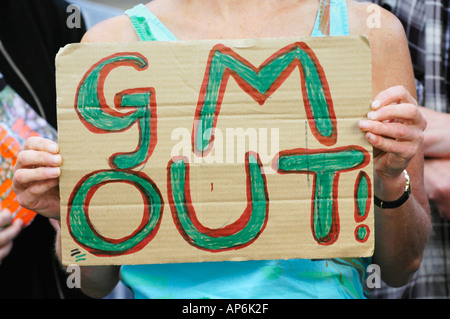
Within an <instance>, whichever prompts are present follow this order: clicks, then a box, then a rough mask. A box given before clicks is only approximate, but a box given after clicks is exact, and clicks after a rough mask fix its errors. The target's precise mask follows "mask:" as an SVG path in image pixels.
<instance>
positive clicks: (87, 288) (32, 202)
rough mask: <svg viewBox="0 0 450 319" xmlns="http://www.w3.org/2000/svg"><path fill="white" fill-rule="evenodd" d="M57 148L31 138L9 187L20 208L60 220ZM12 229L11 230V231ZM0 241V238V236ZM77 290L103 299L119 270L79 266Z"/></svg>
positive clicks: (58, 229)
mask: <svg viewBox="0 0 450 319" xmlns="http://www.w3.org/2000/svg"><path fill="white" fill-rule="evenodd" d="M58 153H59V148H58V145H57V144H56V143H55V142H53V141H52V140H49V139H45V138H41V137H32V138H29V139H27V141H26V145H25V147H24V150H22V151H21V152H19V155H18V157H17V162H16V165H15V167H14V171H15V173H14V177H13V188H14V191H15V192H16V196H17V201H18V202H19V204H20V205H21V206H22V207H25V208H28V209H31V210H33V211H35V212H37V213H39V214H41V215H42V216H45V217H49V218H52V219H54V220H59V219H60V203H59V201H60V198H59V188H58V185H59V174H60V170H59V166H60V164H61V162H62V159H61V156H60V155H59V154H58ZM53 225H54V226H55V230H56V243H55V250H56V252H57V255H58V258H59V260H61V251H60V250H61V245H60V241H61V233H60V228H59V225H58V227H56V224H55V223H53ZM11 230H12V229H11ZM0 239H1V236H0ZM80 270H81V290H82V291H83V292H84V293H85V294H86V295H88V296H90V297H93V298H101V297H104V296H107V295H108V294H109V293H110V292H111V291H112V289H114V287H115V286H116V284H117V282H118V280H119V271H120V267H118V266H98V267H93V266H92V267H87V266H84V267H80Z"/></svg>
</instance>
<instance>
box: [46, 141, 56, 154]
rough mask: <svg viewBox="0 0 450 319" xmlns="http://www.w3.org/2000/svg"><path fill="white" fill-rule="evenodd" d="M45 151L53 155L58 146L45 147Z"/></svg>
mask: <svg viewBox="0 0 450 319" xmlns="http://www.w3.org/2000/svg"><path fill="white" fill-rule="evenodd" d="M47 151H48V152H50V153H53V154H55V153H58V145H57V144H53V143H51V144H49V145H47Z"/></svg>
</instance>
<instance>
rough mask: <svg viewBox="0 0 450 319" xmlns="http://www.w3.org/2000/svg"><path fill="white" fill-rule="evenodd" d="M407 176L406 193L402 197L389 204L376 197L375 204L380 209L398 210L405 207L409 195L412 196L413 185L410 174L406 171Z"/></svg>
mask: <svg viewBox="0 0 450 319" xmlns="http://www.w3.org/2000/svg"><path fill="white" fill-rule="evenodd" d="M403 173H404V174H405V179H406V183H405V191H404V192H403V194H402V196H400V197H399V198H398V199H397V200H394V201H391V202H387V201H383V200H381V199H379V198H378V197H377V196H374V204H375V205H377V206H378V207H380V208H397V207H400V206H401V205H403V204H404V203H405V202H406V201H407V200H408V198H409V195H410V194H411V184H410V181H409V174H408V172H407V171H406V170H404V171H403Z"/></svg>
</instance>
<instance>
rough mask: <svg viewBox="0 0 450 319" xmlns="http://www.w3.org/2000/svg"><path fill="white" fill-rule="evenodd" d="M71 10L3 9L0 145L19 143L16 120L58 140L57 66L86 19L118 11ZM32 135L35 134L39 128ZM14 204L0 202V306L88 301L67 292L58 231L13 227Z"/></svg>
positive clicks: (48, 6)
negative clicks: (61, 52) (43, 129)
mask: <svg viewBox="0 0 450 319" xmlns="http://www.w3.org/2000/svg"><path fill="white" fill-rule="evenodd" d="M73 2H74V3H76V2H77V1H73ZM69 4H70V3H69V2H66V1H62V0H39V1H36V0H4V1H2V10H1V11H0V124H1V125H2V126H1V128H2V130H1V132H2V133H5V134H2V135H1V137H0V142H1V143H2V144H3V143H4V142H5V141H7V140H8V139H11V140H12V139H13V137H12V136H10V135H6V132H8V133H11V132H13V131H14V128H13V129H11V126H9V125H8V124H13V123H12V122H11V123H8V120H14V119H15V117H14V116H18V118H19V119H26V120H30V119H31V118H33V119H35V120H36V123H39V124H40V125H42V126H45V127H46V129H47V130H51V131H52V132H53V133H52V134H53V137H54V138H55V136H56V131H55V129H56V128H57V122H56V85H55V63H54V59H55V56H56V54H57V52H58V50H59V49H60V48H61V47H63V46H65V45H66V44H68V43H74V42H80V40H81V38H82V36H83V35H84V33H85V32H86V29H87V26H86V24H85V20H84V19H83V17H88V18H89V21H91V22H95V23H96V22H99V21H100V19H101V18H103V19H105V18H109V17H112V16H114V15H117V14H118V10H113V9H112V8H110V10H107V9H108V7H107V6H102V10H100V9H99V8H98V7H95V5H94V4H92V5H88V4H86V6H84V3H83V6H82V7H81V12H82V15H81V16H79V17H78V16H77V17H73V16H72V17H71V15H72V14H74V13H75V14H77V13H76V12H74V10H69V9H70V8H69V7H68V6H69ZM85 8H86V10H84V9H85ZM95 9H97V10H95ZM72 18H76V19H78V20H77V22H78V24H77V25H76V26H75V27H69V24H68V20H70V19H72ZM25 111H26V112H27V113H26V114H24V113H23V112H25ZM25 124H29V123H25ZM30 125H31V124H30ZM23 127H25V126H23ZM31 129H32V130H33V131H34V128H33V127H32V128H31ZM35 133H36V132H35ZM15 137H17V139H15V138H14V142H15V143H20V142H21V141H20V138H19V137H18V136H15ZM5 149H6V148H5ZM9 151H11V150H9ZM4 153H7V152H4V150H3V149H2V157H1V158H0V174H1V176H0V177H1V178H0V182H1V183H0V184H1V185H3V186H5V185H6V186H7V183H3V182H4V181H7V180H8V178H9V176H8V172H9V171H11V172H12V167H11V166H12V163H13V162H12V161H11V159H12V157H11V158H7V156H5V157H3V154H4ZM14 160H15V158H14V159H13V161H14ZM11 178H12V177H11ZM0 188H1V190H0V193H2V194H5V189H3V188H5V187H3V188H2V187H1V186H0ZM11 193H12V192H10V193H8V194H11ZM11 196H13V195H11ZM11 196H8V197H6V198H4V197H5V196H3V197H0V205H1V210H0V298H2V299H5V298H7V299H30V298H39V299H43V298H52V299H55V298H86V296H85V295H84V294H83V293H82V292H81V291H80V290H79V289H69V287H68V286H67V284H66V277H67V275H68V274H67V273H66V272H65V270H64V269H62V267H61V266H60V264H59V262H58V261H57V258H56V255H55V251H54V238H55V229H54V227H53V226H52V225H51V224H50V223H49V221H48V219H47V218H43V217H42V216H39V215H37V216H36V217H35V218H34V220H32V221H31V222H30V223H29V224H26V225H24V224H23V223H22V219H20V218H19V219H16V220H15V221H13V214H12V213H11V212H10V209H12V210H14V211H17V210H18V208H17V201H16V200H15V199H14V198H13V197H11ZM13 207H14V208H13ZM54 226H55V227H57V225H54Z"/></svg>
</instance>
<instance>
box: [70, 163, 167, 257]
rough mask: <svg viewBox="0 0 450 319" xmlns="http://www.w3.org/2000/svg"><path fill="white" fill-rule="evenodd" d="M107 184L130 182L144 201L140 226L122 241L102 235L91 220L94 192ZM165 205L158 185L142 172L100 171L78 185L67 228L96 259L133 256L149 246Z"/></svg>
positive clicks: (73, 193)
mask: <svg viewBox="0 0 450 319" xmlns="http://www.w3.org/2000/svg"><path fill="white" fill-rule="evenodd" d="M108 183H128V184H130V185H132V186H134V187H136V188H137V189H138V190H139V192H140V193H141V195H142V199H143V201H144V214H143V218H142V222H141V224H140V225H139V227H138V228H137V229H136V230H135V231H134V232H133V233H132V234H131V235H129V236H126V237H123V238H120V239H111V238H106V237H104V236H102V235H100V234H99V233H98V232H97V231H96V230H95V228H94V227H93V225H92V224H91V222H90V220H89V203H90V200H91V198H92V197H93V195H94V194H95V192H96V191H97V190H98V189H99V188H100V187H101V186H104V185H106V184H108ZM163 209H164V202H163V199H162V196H161V193H160V191H159V189H158V187H157V186H156V185H155V183H154V182H153V181H152V180H151V179H150V178H149V177H148V176H147V175H145V174H144V173H142V172H130V171H127V172H125V171H115V170H101V171H96V172H92V173H90V174H88V175H86V176H85V177H84V178H82V179H81V180H80V181H79V182H78V184H77V185H76V186H75V188H74V190H73V192H72V194H71V196H70V199H69V202H68V214H67V225H68V228H69V233H70V235H71V236H72V237H73V239H74V240H75V241H76V242H77V243H78V244H80V245H81V246H82V247H83V248H85V249H86V250H88V251H89V252H90V253H92V254H94V255H96V256H117V255H125V254H131V253H134V252H136V251H139V250H140V249H142V248H143V247H145V245H147V244H148V243H149V242H150V241H151V240H152V239H153V238H154V237H155V235H156V233H157V232H158V229H159V225H160V223H161V218H162V213H163Z"/></svg>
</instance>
